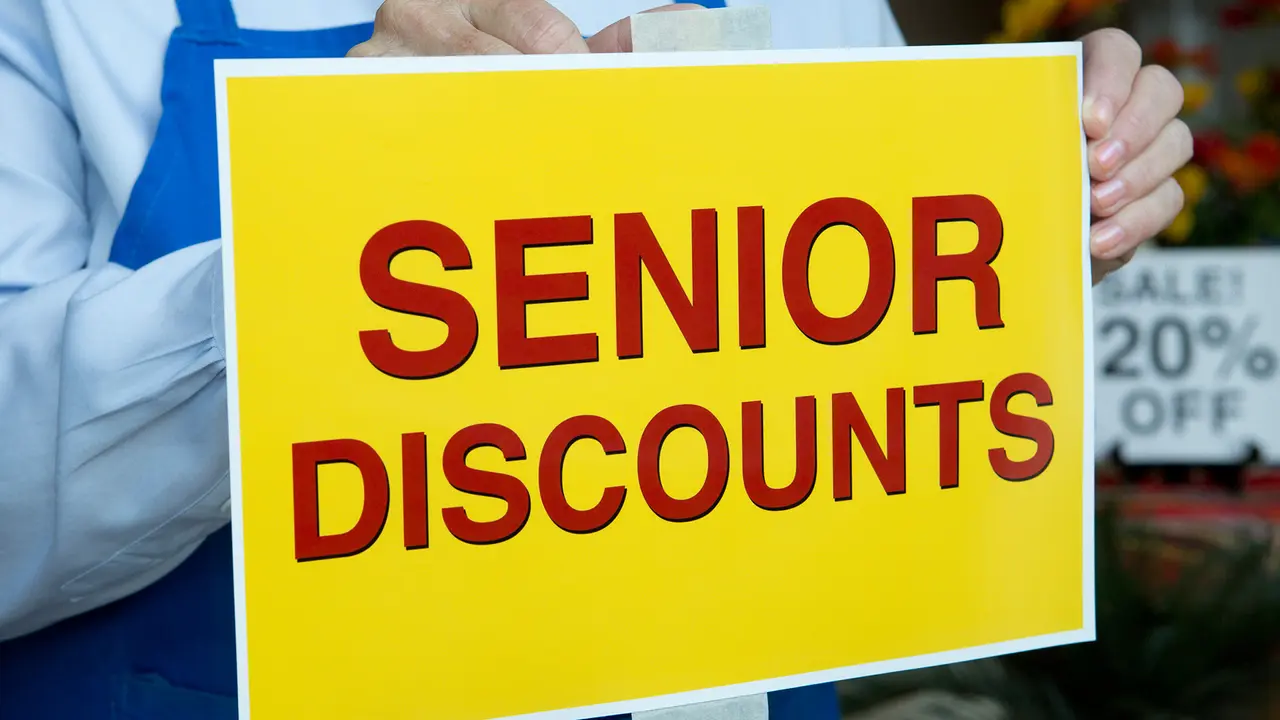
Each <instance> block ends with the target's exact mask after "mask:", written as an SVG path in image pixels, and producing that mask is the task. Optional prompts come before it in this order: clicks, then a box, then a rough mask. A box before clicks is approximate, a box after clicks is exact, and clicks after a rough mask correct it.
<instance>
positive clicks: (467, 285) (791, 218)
mask: <svg viewBox="0 0 1280 720" xmlns="http://www.w3.org/2000/svg"><path fill="white" fill-rule="evenodd" d="M219 72H220V80H219V93H220V98H219V102H220V120H219V122H220V136H221V142H222V148H221V149H222V170H223V175H222V181H223V188H222V190H223V192H222V197H223V203H224V224H223V228H224V232H225V240H224V247H223V252H224V263H225V277H226V288H225V294H226V307H227V316H228V318H227V332H228V355H229V357H228V383H229V396H230V410H231V412H230V415H231V430H232V442H233V451H232V452H233V474H234V483H233V486H234V507H235V513H234V525H235V533H236V543H237V572H238V595H239V596H238V603H239V624H240V625H239V647H240V652H241V656H240V668H241V670H240V671H241V683H240V692H241V709H242V712H243V713H245V716H246V717H248V716H250V713H251V716H252V717H254V718H257V719H260V720H261V719H267V720H270V719H273V718H295V717H313V718H351V717H368V718H372V717H376V718H431V719H432V720H487V719H490V718H513V717H541V718H591V717H598V716H602V715H609V714H613V713H624V712H636V711H641V710H645V709H655V708H662V707H670V706H677V705H682V704H688V703H695V702H699V701H703V700H712V699H719V698H728V697H734V696H739V695H747V694H753V693H762V692H766V691H771V690H776V689H781V688H787V687H794V686H801V685H806V684H812V683H818V682H823V681H830V680H835V679H839V678H848V677H854V676H858V675H866V674H870V673H878V672H887V671H892V670H899V669H904V668H911V667H920V666H924V665H929V664H937V663H943V662H951V661H957V660H963V659H969V658H975V657H982V656H988V655H993V654H998V653H1006V652H1012V651H1018V650H1026V649H1031V648H1036V647H1043V646H1048V645H1054V644H1061V643H1067V642H1076V641H1084V640H1089V639H1091V638H1092V637H1093V605H1092V572H1093V570H1092V560H1091V540H1090V537H1091V529H1092V521H1091V512H1092V507H1091V506H1092V494H1091V487H1092V464H1091V463H1092V457H1093V444H1092V437H1091V423H1092V408H1091V404H1090V402H1089V393H1090V392H1091V385H1090V383H1091V379H1090V378H1091V374H1092V371H1093V365H1092V358H1091V355H1090V352H1091V327H1092V326H1091V317H1090V304H1089V303H1090V295H1091V294H1090V277H1089V262H1088V252H1087V247H1086V242H1085V237H1086V233H1087V227H1088V203H1087V201H1086V193H1087V189H1088V188H1087V180H1086V177H1085V173H1084V169H1083V168H1084V165H1083V138H1082V134H1081V129H1080V114H1079V107H1080V54H1079V48H1078V46H1076V45H1042V46H1028V47H1013V48H997V47H990V48H952V49H938V48H935V49H923V50H903V49H898V50H833V51H822V52H790V51H778V52H741V53H737V52H735V53H697V54H682V53H674V54H653V55H643V54H639V55H611V56H589V57H536V58H535V57H517V58H454V59H415V60H408V59H398V60H371V61H355V62H346V61H338V62H334V61H300V62H292V61H290V62H232V63H225V64H221V65H220V67H219Z"/></svg>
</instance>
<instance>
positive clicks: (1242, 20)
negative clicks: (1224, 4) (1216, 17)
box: [1222, 5, 1260, 28]
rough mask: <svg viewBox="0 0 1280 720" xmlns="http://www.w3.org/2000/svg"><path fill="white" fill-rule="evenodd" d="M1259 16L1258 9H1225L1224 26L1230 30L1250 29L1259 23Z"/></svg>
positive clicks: (1234, 7)
mask: <svg viewBox="0 0 1280 720" xmlns="http://www.w3.org/2000/svg"><path fill="white" fill-rule="evenodd" d="M1259 14H1260V13H1259V12H1258V10H1257V8H1252V7H1248V6H1245V5H1235V6H1233V7H1228V8H1224V9H1223V11H1222V24H1223V26H1225V27H1229V28H1242V27H1249V26H1250V25H1253V24H1255V23H1257V21H1258V16H1259Z"/></svg>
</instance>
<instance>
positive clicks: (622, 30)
mask: <svg viewBox="0 0 1280 720" xmlns="http://www.w3.org/2000/svg"><path fill="white" fill-rule="evenodd" d="M705 9H706V8H704V7H702V6H701V5H697V4H695V3H676V4H675V5H663V6H662V7H656V8H652V9H650V10H645V11H644V12H646V13H654V12H671V11H673V10H674V11H680V10H705ZM587 47H588V48H590V49H591V52H593V53H629V52H631V51H632V49H633V48H634V46H633V45H632V44H631V18H630V17H625V18H623V19H621V20H619V21H618V22H616V23H614V24H612V25H610V26H609V27H607V28H605V29H603V30H601V31H600V32H598V33H596V34H595V35H593V36H592V37H590V38H588V39H587Z"/></svg>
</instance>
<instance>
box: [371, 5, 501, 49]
mask: <svg viewBox="0 0 1280 720" xmlns="http://www.w3.org/2000/svg"><path fill="white" fill-rule="evenodd" d="M363 45H364V47H361V46H359V45H357V46H356V48H353V49H352V52H353V53H356V54H357V56H361V55H363V56H370V55H374V56H386V57H404V56H410V55H425V56H431V57H439V56H446V55H518V54H520V53H519V51H517V50H516V49H515V48H513V47H511V46H510V45H508V44H507V43H505V42H503V41H501V40H499V39H498V38H496V37H493V36H492V35H489V34H488V33H484V32H481V31H479V30H477V29H476V27H475V26H474V25H472V24H471V22H470V21H469V20H468V19H467V18H466V17H465V16H464V15H463V14H462V13H461V12H460V11H458V10H457V9H456V8H454V7H452V6H450V7H442V6H441V5H440V4H438V3H420V2H385V3H383V4H382V6H381V7H380V8H378V14H377V16H376V17H375V19H374V25H373V38H371V39H370V40H369V41H368V42H366V43H363ZM357 48H358V50H357Z"/></svg>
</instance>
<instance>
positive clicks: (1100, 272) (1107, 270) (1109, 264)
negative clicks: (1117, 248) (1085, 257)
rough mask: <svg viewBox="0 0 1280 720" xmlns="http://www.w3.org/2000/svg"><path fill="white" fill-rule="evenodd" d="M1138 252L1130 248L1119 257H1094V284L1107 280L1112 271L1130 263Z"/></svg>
mask: <svg viewBox="0 0 1280 720" xmlns="http://www.w3.org/2000/svg"><path fill="white" fill-rule="evenodd" d="M1136 253H1137V250H1130V251H1129V252H1127V253H1125V254H1124V255H1121V256H1120V257H1118V258H1113V259H1110V260H1099V259H1098V258H1093V284H1094V285H1097V284H1098V283H1100V282H1102V281H1103V280H1105V279H1106V278H1107V276H1108V275H1110V274H1111V273H1113V272H1115V271H1117V270H1119V269H1120V268H1122V267H1124V266H1125V265H1128V264H1129V261H1130V260H1133V256H1134V255H1135V254H1136Z"/></svg>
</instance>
